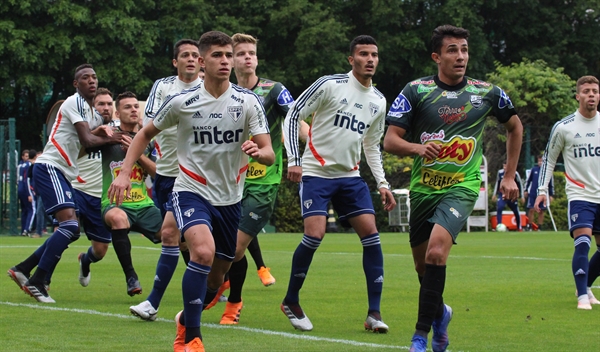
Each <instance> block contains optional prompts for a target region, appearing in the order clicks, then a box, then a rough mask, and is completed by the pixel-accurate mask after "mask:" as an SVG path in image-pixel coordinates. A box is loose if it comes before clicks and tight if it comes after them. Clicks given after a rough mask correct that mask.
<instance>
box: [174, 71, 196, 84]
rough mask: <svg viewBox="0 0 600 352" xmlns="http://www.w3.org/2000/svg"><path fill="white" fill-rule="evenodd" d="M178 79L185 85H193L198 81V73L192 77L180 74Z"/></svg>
mask: <svg viewBox="0 0 600 352" xmlns="http://www.w3.org/2000/svg"><path fill="white" fill-rule="evenodd" d="M177 78H179V80H180V81H182V82H183V83H192V82H194V81H195V80H196V79H198V73H196V74H195V75H193V76H191V75H185V74H178V75H177Z"/></svg>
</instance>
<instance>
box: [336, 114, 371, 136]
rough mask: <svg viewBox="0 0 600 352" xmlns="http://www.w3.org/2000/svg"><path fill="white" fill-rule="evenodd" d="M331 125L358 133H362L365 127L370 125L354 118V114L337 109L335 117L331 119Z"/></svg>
mask: <svg viewBox="0 0 600 352" xmlns="http://www.w3.org/2000/svg"><path fill="white" fill-rule="evenodd" d="M333 125H334V126H337V127H341V128H345V129H347V130H350V131H353V132H356V133H358V134H363V133H364V131H365V129H367V128H369V127H370V126H371V125H367V124H365V123H364V122H362V121H360V120H358V119H356V115H353V114H350V113H347V112H344V111H341V110H338V113H337V114H336V115H335V119H334V120H333Z"/></svg>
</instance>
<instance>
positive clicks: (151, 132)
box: [108, 123, 160, 206]
mask: <svg viewBox="0 0 600 352" xmlns="http://www.w3.org/2000/svg"><path fill="white" fill-rule="evenodd" d="M159 132H160V130H159V129H158V128H156V126H154V124H153V123H150V124H147V125H146V126H144V128H142V129H141V130H140V131H139V132H138V133H137V134H136V135H135V137H134V138H133V141H132V142H131V145H130V146H129V148H128V149H127V154H126V155H125V159H124V160H123V165H121V171H120V173H119V175H118V176H117V177H116V178H115V179H114V181H113V182H112V183H111V185H110V187H109V188H108V199H109V200H110V202H111V203H113V202H114V203H115V204H116V205H117V206H119V205H121V204H122V203H123V196H124V195H125V194H126V195H127V197H129V196H131V194H130V192H131V180H130V177H131V170H132V169H133V165H134V164H135V162H136V161H137V160H138V159H140V156H141V155H142V153H143V152H144V150H146V147H147V146H148V143H150V141H151V140H152V138H154V136H156V135H157V134H158V133H159ZM125 192H127V193H125Z"/></svg>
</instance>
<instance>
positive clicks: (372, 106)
mask: <svg viewBox="0 0 600 352" xmlns="http://www.w3.org/2000/svg"><path fill="white" fill-rule="evenodd" d="M369 111H370V112H371V116H375V115H377V113H378V112H379V105H375V104H373V103H371V102H369Z"/></svg>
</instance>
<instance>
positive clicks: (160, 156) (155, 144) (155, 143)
mask: <svg viewBox="0 0 600 352" xmlns="http://www.w3.org/2000/svg"><path fill="white" fill-rule="evenodd" d="M154 147H155V148H156V153H158V157H159V158H162V152H161V151H160V145H158V142H157V141H154Z"/></svg>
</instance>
